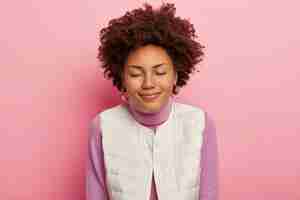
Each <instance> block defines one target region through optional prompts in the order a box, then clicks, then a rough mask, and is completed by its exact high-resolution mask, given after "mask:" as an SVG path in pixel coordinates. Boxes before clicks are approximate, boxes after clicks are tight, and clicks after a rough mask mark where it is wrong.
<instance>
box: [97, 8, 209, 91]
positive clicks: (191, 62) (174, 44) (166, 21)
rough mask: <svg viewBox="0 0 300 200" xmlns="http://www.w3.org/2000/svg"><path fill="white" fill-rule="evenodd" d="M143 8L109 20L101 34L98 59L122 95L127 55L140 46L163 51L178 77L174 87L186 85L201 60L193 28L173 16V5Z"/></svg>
mask: <svg viewBox="0 0 300 200" xmlns="http://www.w3.org/2000/svg"><path fill="white" fill-rule="evenodd" d="M143 6H144V9H143V8H138V9H134V10H132V11H130V12H126V14H125V15H124V16H122V17H119V18H116V19H112V20H110V21H109V24H108V26H107V27H105V28H103V29H101V30H100V34H99V35H100V38H99V39H100V46H99V47H98V55H97V58H98V59H99V61H100V62H101V67H102V68H103V69H104V75H105V76H106V77H107V78H108V79H110V78H112V81H113V85H114V86H116V87H117V88H118V90H119V91H122V90H123V87H122V73H123V67H124V64H125V62H126V59H127V57H128V55H129V53H130V52H131V51H132V50H134V49H136V48H138V47H140V46H144V45H147V44H154V45H158V46H161V47H163V48H164V49H165V50H166V52H167V53H168V55H169V56H170V58H171V59H172V62H173V65H174V67H175V70H176V72H177V75H178V79H177V86H178V87H182V86H184V85H186V82H187V80H188V79H189V77H190V73H192V72H193V71H194V70H195V65H196V64H197V63H199V62H200V61H202V60H203V56H204V52H203V50H202V49H203V48H204V46H202V45H201V44H200V43H199V42H197V41H196V40H195V39H196V38H197V35H196V34H195V29H194V26H193V24H191V23H190V22H189V21H188V20H187V19H182V18H180V17H176V16H175V11H176V8H175V6H174V4H171V3H163V4H162V5H161V6H160V7H159V8H158V9H153V8H152V6H151V5H149V4H147V3H144V4H143ZM173 93H175V92H174V90H173Z"/></svg>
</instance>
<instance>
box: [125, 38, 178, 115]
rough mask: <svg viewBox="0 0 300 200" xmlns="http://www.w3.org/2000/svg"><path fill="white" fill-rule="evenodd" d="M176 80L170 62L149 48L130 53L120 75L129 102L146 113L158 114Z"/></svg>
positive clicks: (156, 48) (158, 49)
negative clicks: (121, 75)
mask: <svg viewBox="0 0 300 200" xmlns="http://www.w3.org/2000/svg"><path fill="white" fill-rule="evenodd" d="M176 81H177V76H176V72H175V69H174V66H173V63H172V60H171V58H170V57H169V55H168V54H167V52H166V51H165V49H163V48H162V47H159V46H155V45H152V44H149V45H146V46H142V47H140V48H138V49H136V50H134V51H132V52H130V54H129V56H128V58H127V60H126V62H125V66H124V71H123V80H122V82H123V87H124V88H125V89H126V95H127V97H128V100H129V102H130V103H131V104H132V105H134V107H135V108H136V109H137V110H139V111H141V112H146V113H152V112H156V111H158V110H159V109H160V108H161V107H162V106H164V105H165V104H166V103H167V102H168V100H169V98H170V96H171V95H172V90H173V86H174V84H176Z"/></svg>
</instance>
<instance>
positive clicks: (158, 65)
mask: <svg viewBox="0 0 300 200" xmlns="http://www.w3.org/2000/svg"><path fill="white" fill-rule="evenodd" d="M164 64H165V63H160V64H157V65H154V66H152V68H158V67H160V66H162V65H164ZM128 67H133V68H138V69H143V67H142V66H139V65H128Z"/></svg>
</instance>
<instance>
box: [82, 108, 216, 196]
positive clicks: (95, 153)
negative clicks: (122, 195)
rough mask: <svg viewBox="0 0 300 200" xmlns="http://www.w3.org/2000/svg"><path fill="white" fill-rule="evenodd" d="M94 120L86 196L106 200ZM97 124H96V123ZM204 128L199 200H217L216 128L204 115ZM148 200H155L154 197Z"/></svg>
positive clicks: (103, 171) (101, 159) (100, 141)
mask: <svg viewBox="0 0 300 200" xmlns="http://www.w3.org/2000/svg"><path fill="white" fill-rule="evenodd" d="M96 120H97V119H96V118H95V119H94V120H93V122H92V124H91V127H90V140H89V154H88V161H87V172H86V174H87V176H86V181H87V183H86V189H87V190H86V192H87V194H86V196H87V200H108V196H107V188H106V184H105V167H104V161H103V149H102V136H101V131H100V130H101V128H100V124H99V120H97V121H96ZM96 122H97V123H96ZM205 126H206V128H205V131H204V135H203V146H202V149H201V155H202V156H201V168H202V170H201V174H200V178H201V179H200V197H199V200H217V198H218V175H217V172H218V163H217V161H218V158H217V155H218V152H217V139H216V128H215V125H214V122H213V120H212V119H211V118H210V116H209V115H208V114H207V113H206V125H205ZM152 196H153V197H154V198H153V199H150V200H156V199H155V196H156V195H152Z"/></svg>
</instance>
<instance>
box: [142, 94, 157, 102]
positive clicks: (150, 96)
mask: <svg viewBox="0 0 300 200" xmlns="http://www.w3.org/2000/svg"><path fill="white" fill-rule="evenodd" d="M160 94H161V93H153V94H140V96H141V97H142V98H143V100H145V101H153V100H155V99H157V98H158V97H159V96H160Z"/></svg>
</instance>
